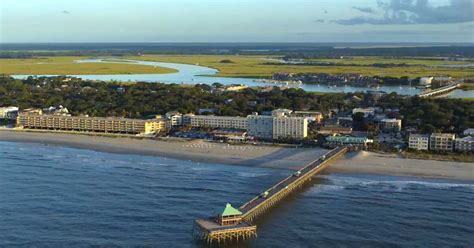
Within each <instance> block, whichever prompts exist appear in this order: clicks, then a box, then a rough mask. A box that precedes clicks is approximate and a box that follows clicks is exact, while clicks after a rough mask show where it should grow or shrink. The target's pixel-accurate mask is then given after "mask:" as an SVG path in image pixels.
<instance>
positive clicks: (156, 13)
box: [0, 0, 474, 43]
mask: <svg viewBox="0 0 474 248" xmlns="http://www.w3.org/2000/svg"><path fill="white" fill-rule="evenodd" d="M0 42H1V43H14V42H48V43H53V42H430V43H431V42H470V43H472V42H474V0H0Z"/></svg>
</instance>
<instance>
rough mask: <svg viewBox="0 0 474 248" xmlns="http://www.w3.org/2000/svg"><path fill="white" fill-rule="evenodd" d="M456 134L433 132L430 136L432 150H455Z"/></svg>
mask: <svg viewBox="0 0 474 248" xmlns="http://www.w3.org/2000/svg"><path fill="white" fill-rule="evenodd" d="M454 138H455V135H454V134H452V133H432V134H431V136H430V150H432V151H453V148H454Z"/></svg>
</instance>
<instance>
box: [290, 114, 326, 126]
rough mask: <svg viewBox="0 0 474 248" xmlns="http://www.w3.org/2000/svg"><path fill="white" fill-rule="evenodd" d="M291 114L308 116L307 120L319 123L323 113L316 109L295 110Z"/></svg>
mask: <svg viewBox="0 0 474 248" xmlns="http://www.w3.org/2000/svg"><path fill="white" fill-rule="evenodd" d="M291 115H292V116H295V117H305V118H308V121H314V122H316V123H321V120H322V119H323V114H321V112H317V111H295V112H293V113H292V114H291Z"/></svg>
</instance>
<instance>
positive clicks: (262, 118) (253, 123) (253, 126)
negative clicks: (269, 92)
mask: <svg viewBox="0 0 474 248" xmlns="http://www.w3.org/2000/svg"><path fill="white" fill-rule="evenodd" d="M247 133H248V135H250V136H252V137H256V138H259V139H273V117H272V116H268V115H258V114H253V115H249V116H247Z"/></svg>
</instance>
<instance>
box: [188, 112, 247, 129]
mask: <svg viewBox="0 0 474 248" xmlns="http://www.w3.org/2000/svg"><path fill="white" fill-rule="evenodd" d="M190 119H191V126H193V127H209V128H232V129H242V130H247V118H246V117H234V116H213V115H194V116H190Z"/></svg>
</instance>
